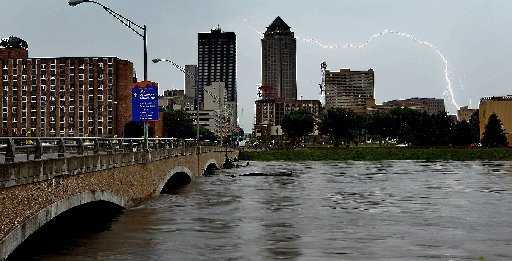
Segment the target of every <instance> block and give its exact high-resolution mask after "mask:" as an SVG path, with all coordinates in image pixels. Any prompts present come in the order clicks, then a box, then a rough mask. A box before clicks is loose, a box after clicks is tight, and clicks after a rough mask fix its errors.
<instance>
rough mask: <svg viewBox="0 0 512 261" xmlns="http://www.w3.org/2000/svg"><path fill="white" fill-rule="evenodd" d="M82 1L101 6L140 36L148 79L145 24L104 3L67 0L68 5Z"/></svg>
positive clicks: (81, 0) (90, 0) (145, 78)
mask: <svg viewBox="0 0 512 261" xmlns="http://www.w3.org/2000/svg"><path fill="white" fill-rule="evenodd" d="M82 3H93V4H96V5H99V6H101V7H102V8H103V9H104V10H105V11H106V12H107V13H109V14H110V15H112V16H113V17H114V18H115V19H117V20H118V21H119V22H121V23H122V24H123V25H124V26H126V27H128V28H129V29H130V30H132V31H133V32H134V33H135V34H137V35H138V36H140V37H141V38H142V41H143V42H144V81H147V80H148V48H147V27H146V25H142V26H141V25H138V24H136V23H134V22H133V21H132V20H130V19H128V18H126V17H124V16H122V15H121V14H119V13H117V12H116V11H114V10H112V9H110V8H109V7H107V6H106V5H104V4H102V3H100V2H97V1H93V0H69V2H68V4H69V5H70V6H77V5H79V4H82Z"/></svg>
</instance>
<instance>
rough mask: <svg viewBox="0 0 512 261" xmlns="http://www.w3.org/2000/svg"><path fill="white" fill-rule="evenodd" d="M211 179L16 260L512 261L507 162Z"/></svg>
mask: <svg viewBox="0 0 512 261" xmlns="http://www.w3.org/2000/svg"><path fill="white" fill-rule="evenodd" d="M248 173H266V174H272V173H291V174H292V175H291V176H289V175H281V176H270V175H267V176H265V175H257V176H240V175H242V174H248ZM216 174H218V175H215V176H211V177H200V178H197V179H196V180H195V181H194V182H193V183H192V184H190V185H188V186H186V187H183V188H181V189H179V190H177V191H175V192H174V193H173V194H171V195H160V196H159V197H157V198H155V199H153V200H151V201H149V202H147V203H146V204H144V205H142V206H139V207H137V208H133V209H128V210H125V211H124V212H122V213H114V214H111V213H109V214H110V216H111V217H110V218H109V219H108V220H105V219H104V218H103V219H100V221H97V220H95V221H94V222H99V223H96V224H95V225H94V226H95V228H96V229H88V230H87V232H85V231H84V232H82V233H73V234H71V233H70V232H69V231H70V230H72V229H73V228H76V227H79V226H83V225H85V223H87V221H88V218H82V219H81V220H80V222H74V221H73V220H71V221H69V220H68V221H67V222H64V223H65V224H64V223H63V224H56V225H55V227H58V228H59V229H58V231H55V230H52V227H49V228H48V230H47V231H44V233H41V235H40V236H37V238H35V239H32V240H31V241H30V242H28V244H26V245H24V246H23V247H22V248H21V249H20V251H17V253H15V255H14V256H13V258H12V259H11V260H30V259H33V260H272V259H285V260H478V259H479V258H481V257H483V258H485V260H512V162H422V161H383V162H305V163H288V162H251V164H250V166H248V167H244V168H239V169H233V170H219V171H217V172H216ZM105 212H109V211H95V212H94V216H100V215H102V214H103V213H105Z"/></svg>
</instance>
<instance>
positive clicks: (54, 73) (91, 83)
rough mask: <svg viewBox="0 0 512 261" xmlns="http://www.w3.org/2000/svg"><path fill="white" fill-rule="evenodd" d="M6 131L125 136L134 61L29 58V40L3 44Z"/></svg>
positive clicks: (0, 97)
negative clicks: (27, 42)
mask: <svg viewBox="0 0 512 261" xmlns="http://www.w3.org/2000/svg"><path fill="white" fill-rule="evenodd" d="M0 78H1V82H2V91H1V92H0V111H1V113H0V123H1V128H0V136H4V137H5V136H46V137H54V136H95V137H112V136H114V135H117V136H122V135H123V128H124V125H125V124H126V123H127V122H128V121H130V120H131V102H130V101H131V91H130V90H131V87H132V85H133V83H134V81H135V80H134V69H133V64H132V63H131V62H130V61H126V60H121V59H119V58H116V57H57V58H29V57H28V45H27V44H26V42H25V41H23V40H21V39H19V38H16V37H11V38H9V40H8V41H5V40H4V41H2V45H0Z"/></svg>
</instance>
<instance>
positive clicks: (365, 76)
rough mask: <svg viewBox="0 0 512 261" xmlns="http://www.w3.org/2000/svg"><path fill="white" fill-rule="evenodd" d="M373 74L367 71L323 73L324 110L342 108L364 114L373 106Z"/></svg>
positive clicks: (343, 70) (345, 70)
mask: <svg viewBox="0 0 512 261" xmlns="http://www.w3.org/2000/svg"><path fill="white" fill-rule="evenodd" d="M374 92H375V73H374V71H373V69H370V70H368V71H352V70H350V69H341V70H339V71H329V70H326V71H325V108H326V109H332V108H343V109H350V110H352V111H354V112H360V113H366V110H367V108H368V107H371V106H372V105H374V104H375V98H374Z"/></svg>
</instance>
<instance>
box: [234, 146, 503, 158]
mask: <svg viewBox="0 0 512 261" xmlns="http://www.w3.org/2000/svg"><path fill="white" fill-rule="evenodd" d="M240 159H242V160H254V161H280V160H282V161H347V160H353V161H381V160H447V161H448V160H453V161H475V160H492V161H502V160H512V149H507V148H498V149H483V148H473V149H469V148H399V147H351V148H307V149H296V150H275V151H254V152H252V151H251V152H249V151H244V152H240Z"/></svg>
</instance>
